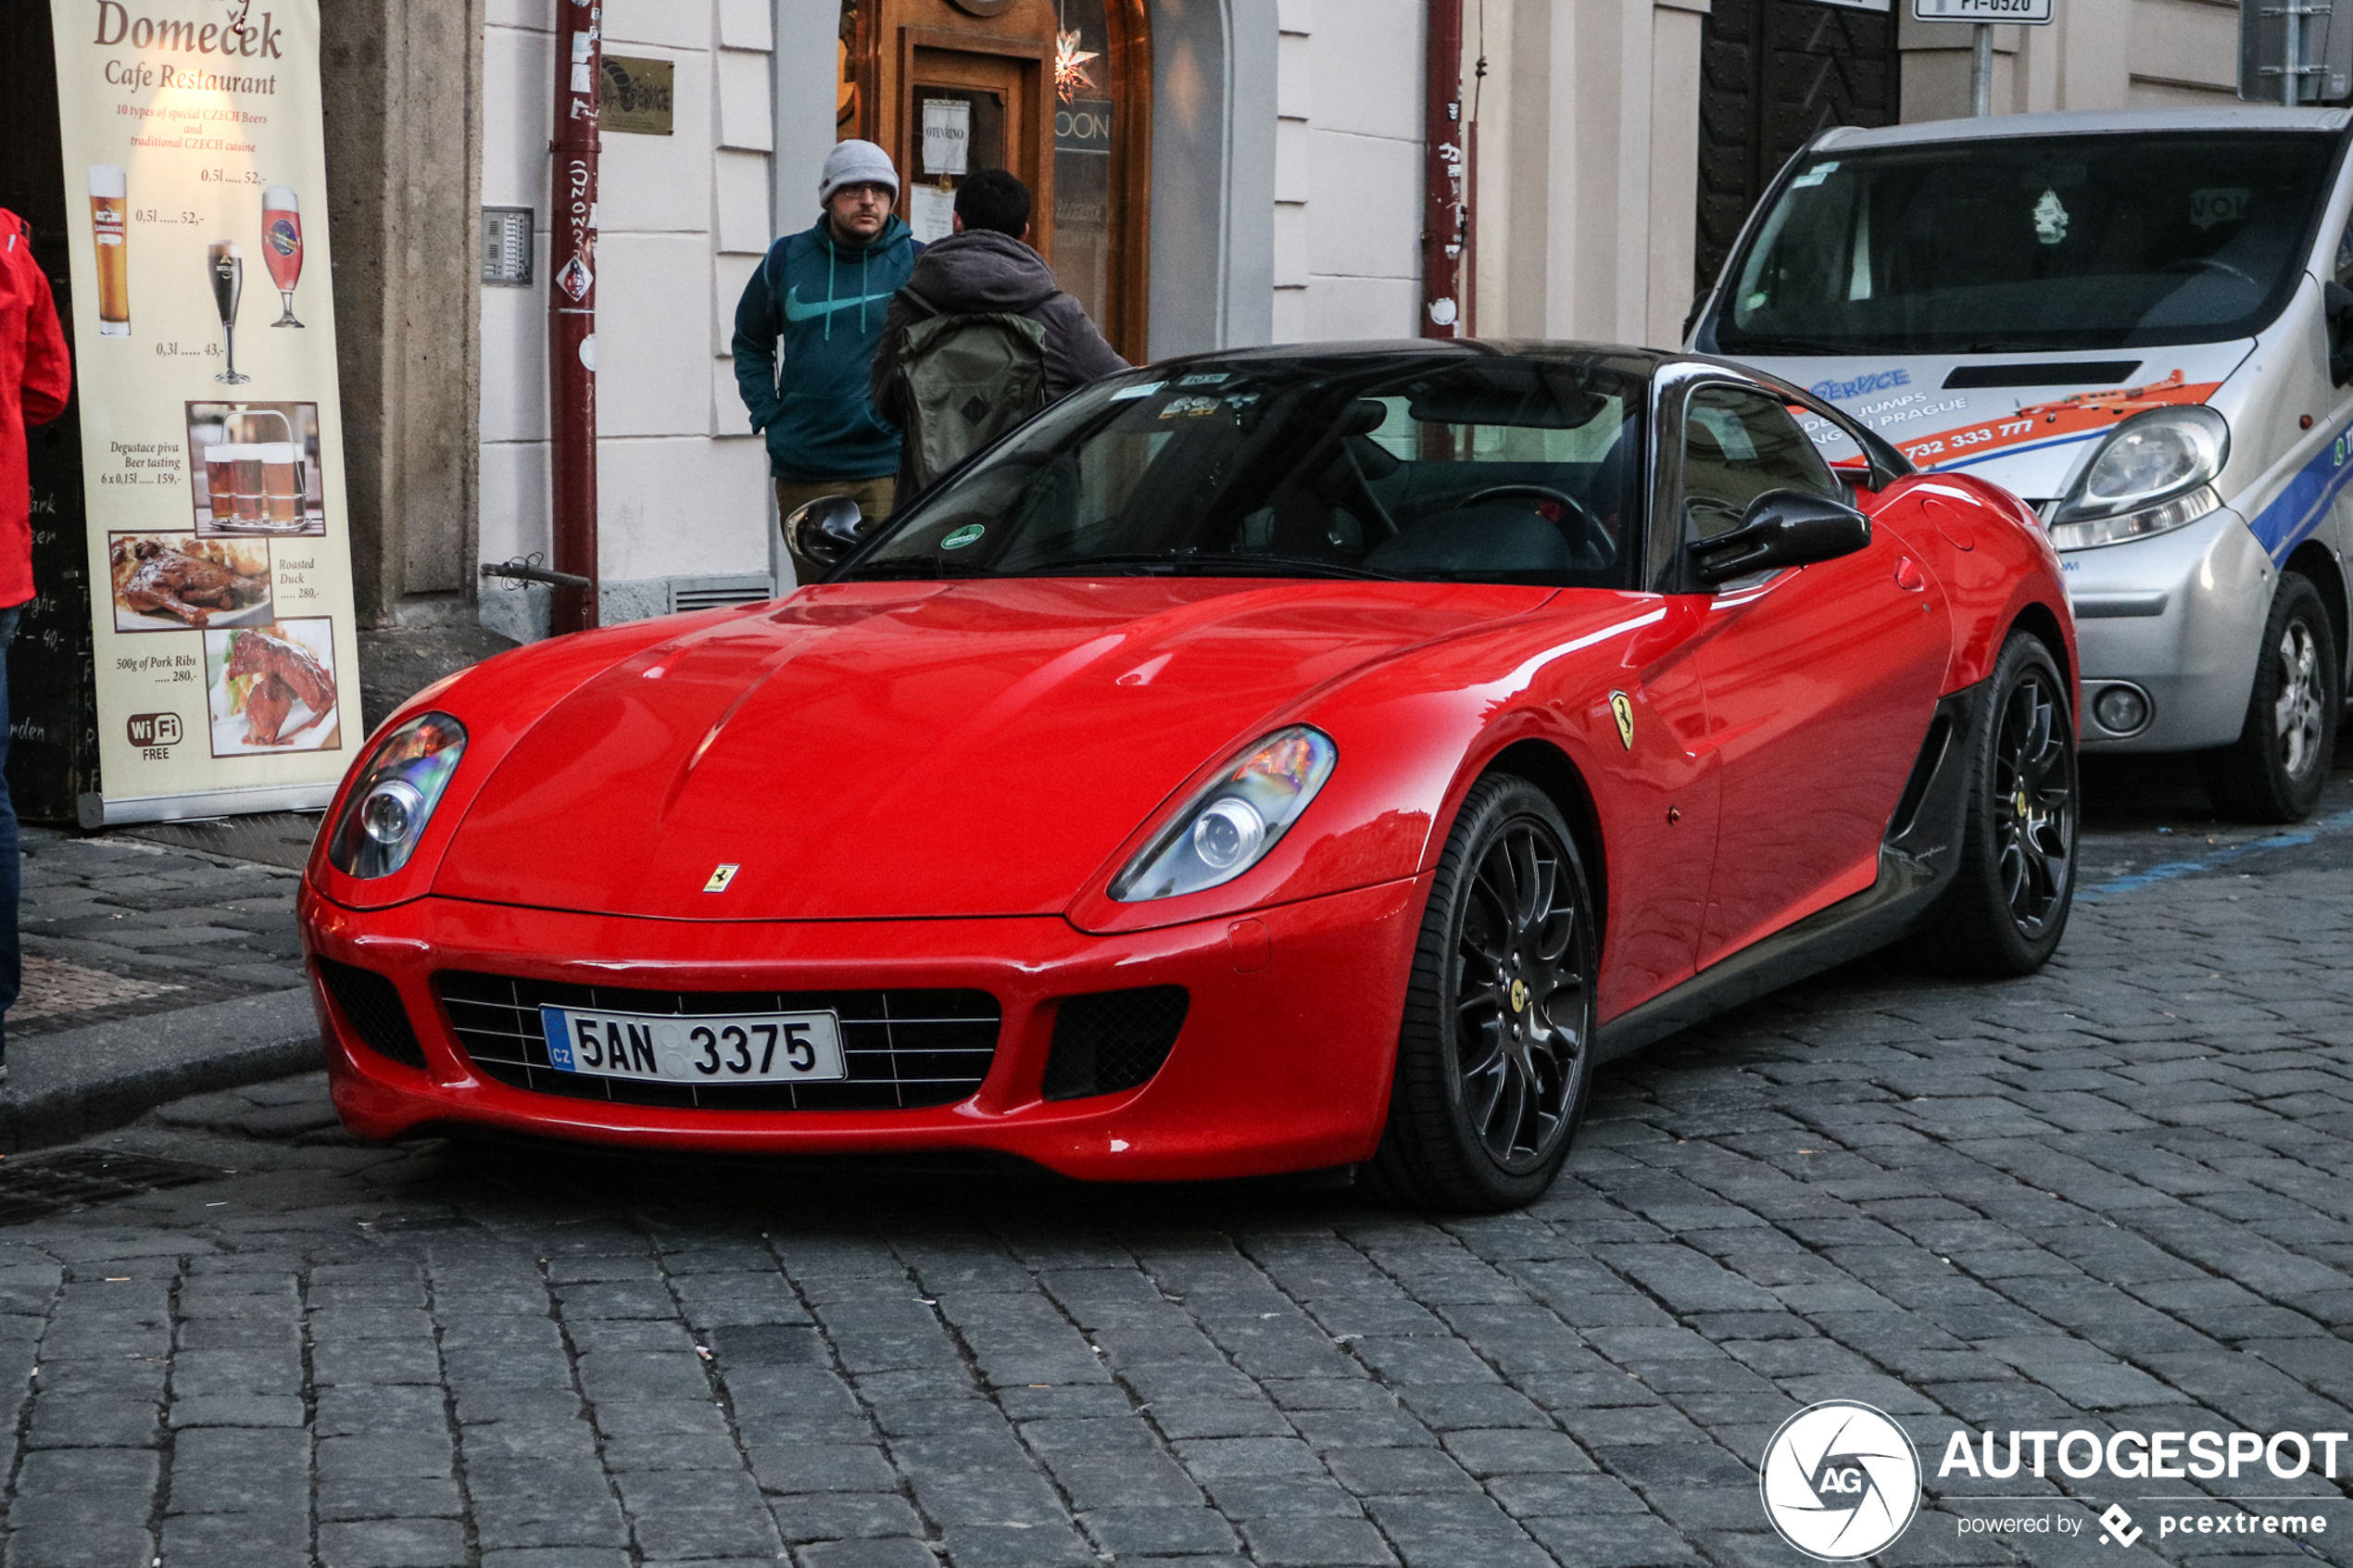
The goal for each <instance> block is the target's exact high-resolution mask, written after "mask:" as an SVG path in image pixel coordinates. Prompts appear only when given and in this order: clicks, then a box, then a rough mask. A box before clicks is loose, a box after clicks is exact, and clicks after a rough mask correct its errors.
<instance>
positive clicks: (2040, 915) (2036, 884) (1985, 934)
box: [1913, 632, 2080, 977]
mask: <svg viewBox="0 0 2353 1568" xmlns="http://www.w3.org/2000/svg"><path fill="white" fill-rule="evenodd" d="M2079 823H2080V815H2079V800H2078V795H2077V790H2076V780H2075V725H2074V722H2073V720H2072V719H2071V717H2070V713H2069V711H2068V686H2067V682H2066V681H2065V680H2064V679H2062V678H2061V677H2060V675H2059V671H2058V665H2057V662H2056V661H2055V660H2053V659H2052V658H2051V654H2050V650H2049V649H2048V648H2046V647H2045V646H2043V642H2042V639H2041V638H2039V637H2036V636H2035V635H2034V634H2033V633H2030V632H2013V633H2010V640H2009V642H2008V643H2007V645H2006V646H2004V647H2003V649H2002V657H2001V659H2000V660H1999V661H1998V662H1997V663H1996V664H1995V665H1994V677H1993V679H1992V680H1990V681H1988V682H1987V683H1986V692H1985V706H1984V708H1983V709H1982V710H1981V711H1980V713H1979V715H1978V720H1977V723H1976V725H1975V727H1974V729H1973V731H1972V733H1971V734H1970V735H1969V809H1968V814H1967V816H1966V817H1965V818H1964V819H1963V822H1962V828H1961V857H1960V864H1959V866H1958V867H1957V869H1956V870H1955V872H1954V873H1953V882H1952V885H1951V886H1949V887H1947V888H1946V889H1945V890H1944V894H1943V896H1942V897H1939V898H1938V899H1937V901H1936V904H1935V906H1934V907H1933V908H1932V909H1930V911H1929V912H1928V914H1927V915H1926V916H1925V917H1924V918H1923V920H1922V922H1921V923H1920V926H1919V931H1918V935H1916V937H1915V938H1914V943H1913V945H1914V947H1915V948H1916V949H1917V951H1918V953H1919V957H1920V958H1922V959H1923V960H1926V961H1927V962H1928V963H1929V964H1930V965H1931V967H1933V968H1936V969H1940V970H1943V971H1944V972H1947V973H1951V974H1975V975H1985V976H1989V977H2007V976H2015V975H2020V974H2032V973H2033V972H2035V971H2036V970H2038V969H2040V968H2042V967H2043V965H2044V964H2045V962H2046V961H2047V960H2049V959H2050V956H2051V955H2052V954H2053V953H2054V952H2056V951H2057V949H2058V945H2059V938H2060V937H2061V936H2062V935H2065V934H2066V932H2067V917H2068V912H2069V910H2070V909H2071V908H2072V907H2073V905H2074V901H2075V864H2076V855H2075V841H2076V831H2077V828H2078V826H2079Z"/></svg>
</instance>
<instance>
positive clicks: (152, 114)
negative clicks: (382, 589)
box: [50, 0, 359, 827]
mask: <svg viewBox="0 0 2353 1568" xmlns="http://www.w3.org/2000/svg"><path fill="white" fill-rule="evenodd" d="M50 16H51V20H52V22H53V24H54V29H55V36H56V40H57V44H56V47H57V97H58V119H59V122H60V129H61V131H62V132H63V144H64V151H65V169H64V173H65V177H66V180H67V188H68V189H69V191H73V192H82V191H86V192H87V193H88V195H89V200H88V202H87V203H86V204H83V203H82V202H81V201H80V200H79V198H78V197H77V199H76V200H75V201H74V202H73V203H72V204H70V206H69V223H70V224H71V225H72V226H74V227H75V228H80V227H81V226H82V225H83V224H86V225H87V230H86V232H82V233H76V234H73V235H72V240H73V244H72V245H71V250H70V254H71V267H72V271H71V287H70V289H69V293H68V299H67V301H66V303H68V304H69V307H70V309H71V311H72V315H73V325H74V333H73V335H74V341H75V343H76V344H77V345H78V350H77V356H76V371H77V373H78V375H79V377H80V388H79V390H80V395H81V408H82V467H83V485H84V491H85V500H86V503H87V515H88V518H89V551H90V569H91V575H92V581H93V582H94V583H106V584H107V586H108V589H109V591H108V592H107V593H105V594H94V595H92V596H91V600H92V603H91V609H92V619H93V622H94V628H93V630H94V645H95V660H94V665H95V671H96V684H97V693H96V695H97V705H98V726H97V727H98V738H99V768H98V781H97V788H96V789H95V790H94V792H92V793H89V794H85V795H84V796H83V797H82V801H81V815H82V821H83V822H84V823H85V824H86V825H89V826H93V827H95V826H99V825H102V824H105V823H112V822H147V821H157V820H160V819H169V818H173V817H192V816H219V815H220V814H222V813H224V812H233V811H263V810H278V809H300V808H305V807H317V806H323V805H325V804H326V803H327V801H328V799H329V798H330V797H332V796H333V792H334V786H335V783H336V781H337V779H338V778H339V777H340V776H341V774H342V771H343V765H344V763H345V761H346V756H345V747H344V735H345V721H346V718H348V719H350V720H351V721H354V722H356V721H357V718H358V709H357V708H356V707H355V706H354V704H355V703H356V701H357V699H358V696H359V686H358V680H357V674H358V671H359V646H358V642H357V639H356V632H355V626H354V621H353V605H352V590H351V536H350V531H349V524H348V518H349V514H348V512H347V510H346V507H345V504H344V474H343V426H342V413H341V409H342V400H341V397H340V395H339V394H338V392H337V388H336V384H335V333H334V298H333V263H332V250H331V239H330V235H329V233H328V225H327V222H326V218H325V213H326V188H327V170H326V155H325V145H324V142H323V139H322V134H321V106H320V92H319V50H320V42H321V38H320V22H319V12H318V6H317V0H273V3H272V4H271V6H269V8H268V9H266V10H265V9H262V8H259V7H256V6H247V5H245V4H243V3H242V0H50ZM248 295H250V296H251V297H248ZM271 295H275V296H276V297H275V298H274V299H273V298H272V297H271ZM163 717H168V718H170V719H171V720H173V722H161V721H159V718H163Z"/></svg>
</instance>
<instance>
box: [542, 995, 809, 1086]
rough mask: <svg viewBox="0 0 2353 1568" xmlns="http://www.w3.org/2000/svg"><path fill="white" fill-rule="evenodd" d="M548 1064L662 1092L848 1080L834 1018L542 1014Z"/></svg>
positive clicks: (572, 1011) (563, 1010) (546, 1009)
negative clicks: (639, 1082)
mask: <svg viewBox="0 0 2353 1568" xmlns="http://www.w3.org/2000/svg"><path fill="white" fill-rule="evenodd" d="M539 1022H540V1026H541V1028H543V1029H544V1030H545V1031H546V1032H547V1060H549V1061H551V1062H553V1063H554V1064H555V1065H556V1067H557V1068H558V1069H559V1070H560V1071H561V1072H565V1073H588V1074H590V1075H592V1076H595V1077H599V1078H645V1079H651V1080H653V1081H655V1082H657V1083H663V1084H807V1083H820V1082H824V1081H825V1080H827V1079H837V1078H846V1077H848V1076H849V1072H848V1070H847V1069H846V1068H844V1067H843V1066H842V1060H841V1023H840V1021H839V1020H838V1019H837V1018H836V1017H835V1016H834V1015H833V1014H832V1013H830V1012H758V1013H735V1014H708V1015H705V1014H698V1015H696V1016H693V1017H688V1018H681V1017H679V1016H677V1015H676V1014H674V1013H656V1014H648V1013H642V1012H591V1011H587V1010H583V1009H580V1008H559V1007H546V1006H543V1007H541V1008H540V1010H539Z"/></svg>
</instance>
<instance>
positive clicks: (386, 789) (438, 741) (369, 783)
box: [327, 713, 466, 877]
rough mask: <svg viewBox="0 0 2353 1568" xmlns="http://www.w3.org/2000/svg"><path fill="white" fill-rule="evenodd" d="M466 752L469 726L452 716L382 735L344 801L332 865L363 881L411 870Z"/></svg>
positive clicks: (330, 845) (417, 721)
mask: <svg viewBox="0 0 2353 1568" xmlns="http://www.w3.org/2000/svg"><path fill="white" fill-rule="evenodd" d="M465 753H466V727H465V726H464V725H463V724H460V723H459V722H458V721H457V720H455V719H452V718H451V717H449V715H448V714H447V713H424V714H420V715H419V716H418V717H416V718H414V719H411V720H409V721H408V722H407V723H405V724H403V725H401V726H400V728H398V729H396V730H395V731H393V732H392V733H391V734H388V735H386V736H384V739H383V740H382V741H381V742H380V743H378V745H377V746H376V749H375V750H374V751H372V752H371V753H369V755H368V759H367V761H366V762H364V763H362V764H361V765H360V768H359V778H358V779H357V780H356V781H354V782H353V784H352V786H351V793H350V794H348V795H346V796H345V797H344V802H343V817H342V820H341V821H339V822H336V823H335V828H334V836H333V837H332V838H330V839H329V840H327V860H328V863H329V864H331V865H333V867H334V868H335V870H337V871H339V872H344V873H345V874H346V875H348V876H361V877H377V876H390V875H391V874H392V873H393V872H396V871H398V870H399V869H400V868H401V867H403V866H405V865H407V864H408V863H409V856H410V855H412V854H414V853H415V852H416V848H417V841H418V840H419V839H421V838H422V837H424V835H425V824H426V823H427V822H431V821H432V820H433V809H434V807H435V806H437V805H439V804H440V803H441V792H442V791H443V790H444V789H445V788H447V786H448V784H449V775H450V774H452V773H454V772H456V771H458V759H459V758H461V757H463V756H464V755H465Z"/></svg>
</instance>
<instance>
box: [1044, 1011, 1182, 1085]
mask: <svg viewBox="0 0 2353 1568" xmlns="http://www.w3.org/2000/svg"><path fill="white" fill-rule="evenodd" d="M1191 1005H1192V998H1191V997H1190V996H1189V995H1188V994H1187V992H1186V990H1185V988H1184V987H1183V986H1182V985H1146V986H1143V987H1141V988H1139V989H1138V990H1133V991H1097V992H1095V993H1094V994H1093V995H1091V996H1085V997H1068V998H1066V999H1065V1000H1064V1001H1063V1004H1062V1005H1061V1006H1060V1007H1059V1008H1057V1009H1055V1011H1054V1047H1053V1050H1052V1052H1051V1054H1050V1055H1049V1056H1048V1057H1047V1058H1046V1086H1045V1095H1046V1098H1048V1099H1084V1098H1086V1097H1087V1096H1088V1095H1109V1094H1116V1093H1118V1092H1119V1091H1120V1090H1122V1089H1132V1088H1134V1087H1136V1085H1139V1084H1143V1083H1148V1082H1150V1081H1151V1075H1152V1074H1153V1073H1157V1072H1159V1071H1160V1068H1161V1063H1163V1062H1164V1061H1166V1060H1168V1052H1169V1049H1170V1047H1174V1046H1175V1045H1176V1032H1177V1031H1178V1030H1179V1029H1182V1028H1183V1027H1184V1026H1185V1013H1186V1010H1188V1009H1189V1008H1190V1007H1191Z"/></svg>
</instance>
